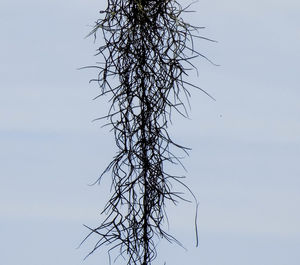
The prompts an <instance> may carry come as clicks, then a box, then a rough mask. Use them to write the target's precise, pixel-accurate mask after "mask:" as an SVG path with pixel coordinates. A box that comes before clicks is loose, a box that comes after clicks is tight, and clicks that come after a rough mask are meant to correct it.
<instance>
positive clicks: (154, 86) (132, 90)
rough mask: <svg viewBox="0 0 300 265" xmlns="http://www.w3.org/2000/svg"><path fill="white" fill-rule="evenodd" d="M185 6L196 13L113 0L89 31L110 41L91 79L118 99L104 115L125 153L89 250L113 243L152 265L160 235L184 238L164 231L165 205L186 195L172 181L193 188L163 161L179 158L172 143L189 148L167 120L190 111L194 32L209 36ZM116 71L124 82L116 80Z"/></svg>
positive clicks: (132, 260)
mask: <svg viewBox="0 0 300 265" xmlns="http://www.w3.org/2000/svg"><path fill="white" fill-rule="evenodd" d="M183 12H189V11H188V10H187V8H182V6H181V5H180V4H179V3H178V2H177V1H174V0H152V1H151V0H108V4H107V8H106V10H104V11H100V13H102V14H104V18H103V19H99V20H98V21H97V22H96V25H95V27H94V29H93V31H92V32H91V33H90V35H95V37H96V33H97V32H98V31H99V30H101V31H102V35H103V38H104V41H105V42H104V45H103V46H101V47H99V49H98V55H101V56H102V57H103V59H104V62H103V63H102V64H98V65H96V66H92V67H95V68H97V69H98V70H99V75H98V78H97V79H95V80H92V81H97V82H98V83H99V85H100V87H101V89H102V92H101V94H100V95H99V96H98V97H100V96H103V95H106V94H108V95H110V97H111V98H110V102H111V107H110V110H109V112H108V114H107V116H105V117H102V118H104V119H107V120H108V123H107V124H106V125H109V126H111V128H112V131H113V132H114V136H115V141H116V145H117V147H118V151H117V154H116V155H115V157H114V158H113V160H112V162H111V163H110V164H109V165H108V167H107V168H106V169H105V170H104V172H103V173H102V175H101V177H102V176H103V174H105V173H107V172H111V175H112V195H111V198H110V199H109V201H108V202H107V204H106V206H105V207H104V210H103V212H102V213H103V214H106V218H105V220H104V221H103V222H102V223H101V224H100V225H99V226H98V227H96V228H90V227H88V228H89V229H90V233H89V234H88V236H87V237H86V238H85V239H84V241H85V240H86V239H87V238H88V237H90V236H92V235H97V236H99V240H98V241H97V243H96V245H95V246H94V248H93V249H92V251H91V252H90V253H89V254H91V253H93V252H94V251H96V250H97V249H98V248H100V247H101V246H103V245H108V246H110V248H109V253H110V252H111V251H112V250H115V249H116V250H118V251H119V255H121V256H123V257H125V256H126V257H127V264H128V265H129V264H130V265H132V264H134V265H148V264H151V262H152V261H153V260H154V259H155V257H156V255H157V252H156V245H155V239H156V238H165V239H167V240H168V241H170V242H173V241H175V242H177V243H179V244H180V242H178V241H177V240H176V239H175V238H174V237H173V236H171V235H170V234H168V233H167V232H166V231H165V230H164V229H163V221H164V220H165V217H166V212H165V204H166V201H167V200H168V201H171V202H173V203H175V204H176V202H177V201H178V199H183V200H185V199H184V198H183V197H181V195H180V194H181V193H179V192H176V191H173V190H172V183H173V182H176V183H179V184H181V185H183V186H184V187H185V188H187V189H188V190H189V188H188V187H187V186H186V185H185V184H184V183H183V182H182V180H181V177H179V176H175V175H171V174H168V173H167V172H166V171H165V170H164V166H165V163H168V162H169V163H174V164H177V163H180V161H179V158H178V157H177V156H176V155H174V154H173V152H172V151H171V147H175V148H179V149H181V150H183V151H184V152H187V151H188V148H186V147H183V146H181V145H178V144H176V143H174V142H173V141H172V139H171V138H170V136H169V134H168V131H167V125H168V122H170V117H171V111H172V110H176V111H177V112H179V113H180V114H181V115H183V116H187V111H186V107H185V106H186V103H188V98H189V96H190V94H189V91H188V90H187V88H186V87H187V86H192V87H195V88H198V87H197V86H195V85H193V84H191V83H189V82H187V81H186V80H184V78H183V77H184V75H187V71H188V70H191V69H193V68H194V69H196V68H195V67H194V65H193V64H192V63H191V60H192V59H193V58H195V57H198V56H202V57H204V56H203V55H202V54H200V53H198V52H197V51H195V50H194V47H193V38H194V37H198V38H203V37H201V36H198V35H197V30H198V29H199V28H198V27H194V26H191V25H189V24H188V23H185V22H184V21H183V19H182V18H181V14H182V13H183ZM203 39H205V38H203ZM187 54H190V55H189V56H188V55H187ZM113 77H118V80H119V82H118V84H117V85H114V86H113V85H112V84H111V83H112V82H110V80H112V78H113ZM199 89H200V88H199ZM102 118H100V119H102ZM180 164H181V163H180ZM101 177H100V178H99V181H100V179H101ZM189 191H190V190H189ZM196 232H197V231H196Z"/></svg>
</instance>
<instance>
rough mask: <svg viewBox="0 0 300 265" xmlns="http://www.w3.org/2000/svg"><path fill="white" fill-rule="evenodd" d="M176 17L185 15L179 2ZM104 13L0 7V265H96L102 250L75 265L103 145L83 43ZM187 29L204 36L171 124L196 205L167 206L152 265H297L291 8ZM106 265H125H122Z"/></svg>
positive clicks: (208, 19) (246, 5)
mask: <svg viewBox="0 0 300 265" xmlns="http://www.w3.org/2000/svg"><path fill="white" fill-rule="evenodd" d="M181 3H183V5H184V4H188V3H189V1H186V2H184V1H181ZM104 6H105V1H96V0H89V1H83V0H72V1H69V0H66V1H58V0H52V1H37V0H28V1H20V0H10V1H8V0H1V2H0V32H1V41H0V75H1V78H0V88H1V97H0V159H1V160H0V161H1V166H0V179H1V185H0V235H1V237H0V249H1V263H3V264H5V265H20V264H24V265H54V264H55V265H92V264H108V259H107V254H106V250H105V249H103V250H101V251H99V253H96V254H95V255H92V256H90V257H89V258H88V259H86V260H83V259H84V257H85V255H86V254H87V253H88V251H89V250H91V248H92V247H93V242H94V241H93V240H91V241H87V242H86V243H85V244H84V245H82V246H81V247H80V248H79V249H78V246H79V244H80V242H81V240H82V239H83V238H84V236H85V235H86V234H87V230H86V229H85V228H84V226H83V224H86V225H89V226H94V225H97V223H99V220H100V219H99V218H100V211H101V209H102V207H103V206H104V203H105V201H106V198H107V196H108V189H109V183H110V182H109V176H107V177H106V179H104V180H103V183H102V184H101V185H100V186H97V185H95V186H90V185H89V184H91V183H93V182H94V181H95V180H96V179H97V178H98V176H99V174H100V173H101V171H102V170H103V169H104V168H105V166H106V165H107V163H108V162H110V159H111V158H112V156H113V155H114V152H115V148H114V142H113V136H112V134H111V133H110V132H109V130H107V129H104V128H101V125H102V124H101V123H99V122H98V123H97V122H92V120H93V119H95V118H97V117H99V116H101V115H103V114H105V113H106V111H107V109H108V106H109V105H108V104H107V103H106V101H105V100H98V101H97V100H96V101H93V100H92V98H93V97H95V96H96V95H97V93H98V92H99V89H98V87H97V85H96V84H89V83H88V81H89V79H91V78H93V77H95V76H96V75H97V73H96V72H94V71H92V70H80V71H79V70H78V68H80V67H82V66H86V65H92V64H95V62H97V61H99V60H100V58H97V57H94V56H93V55H94V54H95V50H96V49H97V42H96V43H94V41H93V39H92V38H89V39H85V36H86V35H87V34H88V33H89V31H90V29H91V27H92V25H93V23H94V21H95V20H97V18H98V17H99V13H98V11H99V10H101V9H103V8H104ZM193 9H194V10H195V11H197V12H196V13H193V14H190V15H189V16H187V17H186V20H187V21H189V22H191V24H194V25H198V26H205V27H206V28H205V29H204V30H202V31H201V34H202V35H203V36H205V37H209V38H212V39H215V40H217V41H218V42H217V43H211V42H207V41H197V42H196V49H197V50H198V51H200V52H202V53H203V54H205V55H206V56H207V57H208V58H210V59H211V60H212V61H214V62H215V63H216V64H219V65H220V66H213V65H212V64H210V63H209V62H207V61H205V60H203V59H201V58H199V59H197V61H195V62H194V63H195V64H196V65H197V67H198V70H199V77H197V75H196V74H195V73H191V75H190V77H189V78H190V81H191V82H193V83H196V84H198V85H199V86H201V87H202V88H203V89H205V90H206V91H207V92H208V93H210V94H211V95H213V97H214V98H216V101H213V100H211V99H210V98H209V97H207V96H205V95H204V94H203V93H201V92H199V91H196V90H192V91H191V93H192V98H191V106H192V107H191V110H190V119H188V120H185V119H183V118H180V117H178V116H175V117H174V119H173V126H172V127H171V128H170V131H171V133H172V135H173V137H174V139H175V140H177V142H179V143H182V144H184V145H187V146H189V147H191V148H192V151H191V152H190V156H189V157H186V158H185V159H184V164H185V166H186V168H187V172H183V171H182V172H181V169H179V168H176V169H172V170H178V171H179V172H181V173H182V174H185V175H186V176H187V178H186V183H187V184H188V185H190V187H191V188H192V190H193V191H194V193H195V195H196V197H197V199H198V201H199V213H198V217H199V218H198V230H199V247H198V248H195V235H194V230H193V221H194V213H195V212H194V205H193V204H186V203H181V204H180V205H179V206H177V207H173V206H169V208H168V213H169V221H170V232H171V233H173V234H174V235H175V236H176V237H177V238H178V239H179V240H180V241H181V242H182V243H183V244H184V246H185V247H186V249H187V250H184V249H182V248H180V247H178V246H176V245H170V244H166V243H165V242H161V243H160V245H159V246H158V249H159V256H158V259H157V261H156V262H154V263H153V264H163V262H164V261H166V262H167V264H173V265H181V264H197V265H254V264H255V265H296V264H297V265H298V264H299V262H300V226H299V223H300V211H299V206H300V192H299V190H300V178H299V176H300V165H299V157H300V104H299V97H300V90H299V83H300V74H299V69H300V17H299V11H300V2H299V1H294V0H285V1H279V0H277V1H276V0H273V1H271V0H260V1H258V0H252V1H249V0H244V1H236V0H228V1H221V0H210V1H202V0H200V1H198V2H197V3H195V4H194V5H193ZM116 264H124V263H122V261H121V260H119V261H118V262H116Z"/></svg>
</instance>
